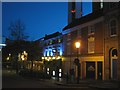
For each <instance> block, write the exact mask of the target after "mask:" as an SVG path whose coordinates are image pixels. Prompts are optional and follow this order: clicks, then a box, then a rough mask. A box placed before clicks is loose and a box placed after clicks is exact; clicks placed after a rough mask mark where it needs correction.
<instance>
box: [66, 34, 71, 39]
mask: <svg viewBox="0 0 120 90" xmlns="http://www.w3.org/2000/svg"><path fill="white" fill-rule="evenodd" d="M69 40H71V34H70V33H68V34H67V41H69Z"/></svg>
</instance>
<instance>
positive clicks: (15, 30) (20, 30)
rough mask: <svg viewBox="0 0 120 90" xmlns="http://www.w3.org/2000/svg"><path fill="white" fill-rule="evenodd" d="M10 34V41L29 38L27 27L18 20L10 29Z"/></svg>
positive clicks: (11, 24)
mask: <svg viewBox="0 0 120 90" xmlns="http://www.w3.org/2000/svg"><path fill="white" fill-rule="evenodd" d="M8 30H9V32H10V36H9V39H11V40H26V39H28V37H29V36H27V35H26V33H25V25H24V24H23V23H22V22H21V21H20V20H17V21H16V22H14V23H13V22H11V23H10V26H9V28H8Z"/></svg>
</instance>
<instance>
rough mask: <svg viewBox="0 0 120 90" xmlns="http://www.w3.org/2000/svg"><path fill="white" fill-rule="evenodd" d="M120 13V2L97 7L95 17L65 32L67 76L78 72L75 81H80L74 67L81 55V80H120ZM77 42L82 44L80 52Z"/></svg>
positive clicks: (79, 21) (100, 4)
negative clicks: (71, 71) (71, 72)
mask: <svg viewBox="0 0 120 90" xmlns="http://www.w3.org/2000/svg"><path fill="white" fill-rule="evenodd" d="M98 5H99V6H100V7H97V6H98ZM95 7H97V8H96V9H94V8H95ZM119 13H120V4H119V3H118V2H117V3H115V2H114V3H113V2H104V3H103V2H102V3H101V2H97V3H93V12H92V13H90V14H88V15H86V16H84V17H81V18H79V19H75V21H73V22H71V23H70V24H68V25H67V26H66V27H65V28H64V29H63V46H64V48H63V50H64V62H63V67H64V72H69V71H70V69H74V71H75V77H78V76H77V75H78V74H77V73H78V70H77V66H76V65H75V64H74V60H75V58H76V57H77V53H78V58H79V62H80V71H79V73H80V78H81V79H94V80H98V79H100V80H106V79H119V78H120V70H119V69H120V67H119V64H120V61H119V58H120V57H119V53H120V52H119V48H120V47H119V43H120V41H119V35H120V25H119V24H120V23H119V22H120V18H119V17H120V14H119ZM76 41H79V42H80V43H81V46H80V48H79V51H78V52H77V49H76V47H75V42H76Z"/></svg>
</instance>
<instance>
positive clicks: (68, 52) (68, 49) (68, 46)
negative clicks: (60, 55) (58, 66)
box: [67, 43, 71, 55]
mask: <svg viewBox="0 0 120 90" xmlns="http://www.w3.org/2000/svg"><path fill="white" fill-rule="evenodd" d="M70 50H71V49H70V43H67V55H70Z"/></svg>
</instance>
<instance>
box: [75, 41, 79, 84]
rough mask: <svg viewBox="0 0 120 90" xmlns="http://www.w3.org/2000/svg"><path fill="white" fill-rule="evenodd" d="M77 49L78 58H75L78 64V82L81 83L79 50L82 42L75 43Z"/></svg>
mask: <svg viewBox="0 0 120 90" xmlns="http://www.w3.org/2000/svg"><path fill="white" fill-rule="evenodd" d="M75 46H76V49H77V59H75V62H76V65H77V83H79V79H80V63H79V58H78V50H79V48H80V42H76V43H75Z"/></svg>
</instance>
